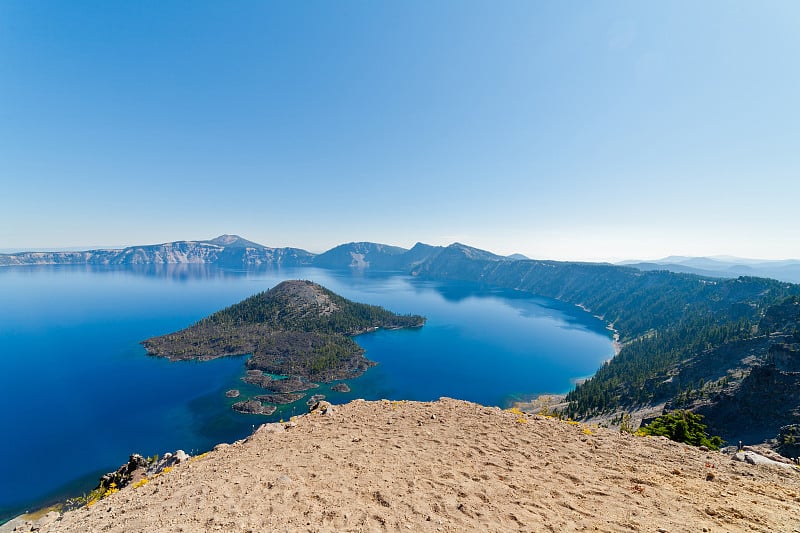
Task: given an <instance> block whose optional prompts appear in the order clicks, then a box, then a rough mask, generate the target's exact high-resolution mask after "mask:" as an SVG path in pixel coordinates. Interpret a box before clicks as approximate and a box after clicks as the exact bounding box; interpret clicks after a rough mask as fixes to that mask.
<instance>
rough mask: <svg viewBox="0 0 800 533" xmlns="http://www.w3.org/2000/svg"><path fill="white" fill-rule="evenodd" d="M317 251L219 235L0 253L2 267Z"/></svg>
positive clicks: (267, 260) (233, 261)
mask: <svg viewBox="0 0 800 533" xmlns="http://www.w3.org/2000/svg"><path fill="white" fill-rule="evenodd" d="M313 257H314V254H312V253H311V252H307V251H305V250H300V249H298V248H269V247H267V246H264V245H262V244H257V243H254V242H252V241H248V240H246V239H243V238H241V237H239V236H238V235H220V236H219V237H216V238H214V239H210V240H204V241H175V242H168V243H163V244H151V245H144V246H128V247H126V248H122V249H116V250H87V251H82V252H21V253H17V254H0V266H14V265H62V264H89V265H147V264H219V265H223V266H260V265H264V266H275V267H279V266H286V267H290V266H304V265H310V264H311V261H312V259H313Z"/></svg>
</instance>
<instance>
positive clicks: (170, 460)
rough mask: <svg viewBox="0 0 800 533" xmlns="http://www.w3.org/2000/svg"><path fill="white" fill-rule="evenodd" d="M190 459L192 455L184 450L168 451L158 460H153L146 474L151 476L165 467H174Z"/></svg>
mask: <svg viewBox="0 0 800 533" xmlns="http://www.w3.org/2000/svg"><path fill="white" fill-rule="evenodd" d="M189 459H191V456H190V455H189V454H188V453H186V452H184V451H183V450H178V451H176V452H175V453H174V454H173V453H170V452H167V453H165V454H164V455H163V457H161V458H160V459H159V460H158V461H155V462H153V463H152V464H151V465H150V466H148V467H147V471H146V475H147V476H148V477H149V476H154V475H156V474H160V473H161V472H163V471H164V469H165V468H172V467H173V466H175V465H176V464H178V463H182V462H184V461H188V460H189Z"/></svg>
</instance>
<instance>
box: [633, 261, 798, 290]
mask: <svg viewBox="0 0 800 533" xmlns="http://www.w3.org/2000/svg"><path fill="white" fill-rule="evenodd" d="M618 264H619V265H624V266H630V267H634V268H638V269H639V270H668V271H670V272H680V273H685V274H696V275H698V276H708V277H717V278H737V277H739V276H758V277H762V278H773V279H777V280H780V281H788V282H790V283H800V260H799V259H783V260H774V261H765V260H760V259H744V258H739V257H730V256H722V257H684V256H670V257H665V258H663V259H656V260H653V261H623V262H621V263H618Z"/></svg>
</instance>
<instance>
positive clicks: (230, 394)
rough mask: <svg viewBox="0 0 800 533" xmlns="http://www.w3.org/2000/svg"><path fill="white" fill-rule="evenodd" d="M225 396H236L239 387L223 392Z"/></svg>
mask: <svg viewBox="0 0 800 533" xmlns="http://www.w3.org/2000/svg"><path fill="white" fill-rule="evenodd" d="M225 396H227V397H228V398H238V397H239V389H231V390H229V391H227V392H226V393H225Z"/></svg>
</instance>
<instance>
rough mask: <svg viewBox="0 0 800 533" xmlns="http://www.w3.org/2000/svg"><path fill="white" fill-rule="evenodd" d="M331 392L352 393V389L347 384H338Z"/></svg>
mask: <svg viewBox="0 0 800 533" xmlns="http://www.w3.org/2000/svg"><path fill="white" fill-rule="evenodd" d="M331 390H332V391H334V392H350V387H349V386H348V385H347V383H337V384H336V385H331Z"/></svg>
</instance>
